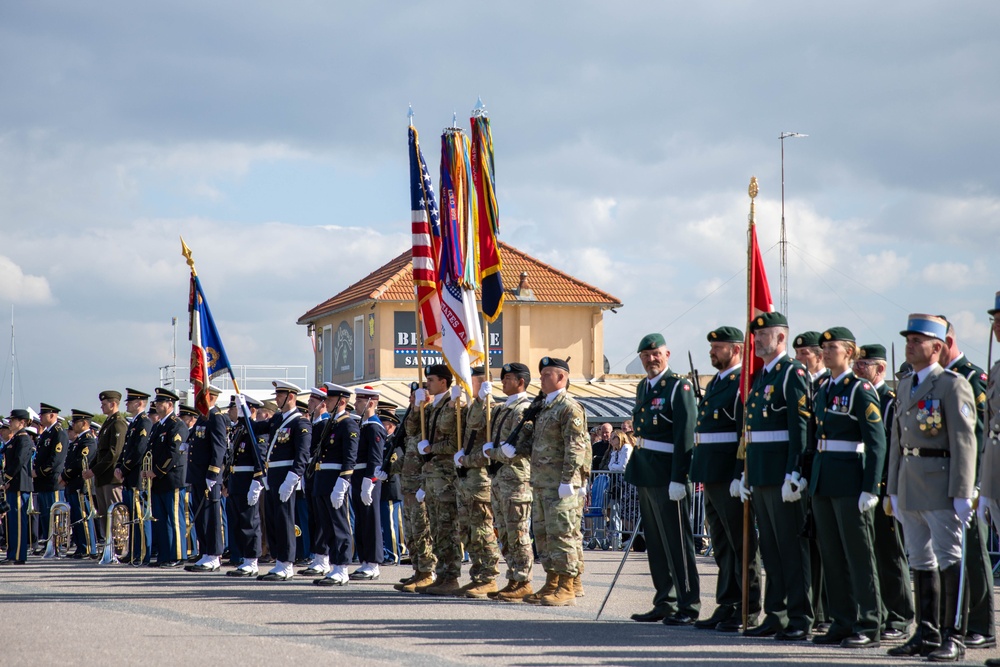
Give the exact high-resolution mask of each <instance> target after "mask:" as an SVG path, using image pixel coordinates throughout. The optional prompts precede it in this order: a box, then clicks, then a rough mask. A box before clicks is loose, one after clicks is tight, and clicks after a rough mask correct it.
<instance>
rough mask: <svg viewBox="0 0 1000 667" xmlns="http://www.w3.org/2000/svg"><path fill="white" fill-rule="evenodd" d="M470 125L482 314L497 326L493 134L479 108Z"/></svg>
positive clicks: (499, 291)
mask: <svg viewBox="0 0 1000 667" xmlns="http://www.w3.org/2000/svg"><path fill="white" fill-rule="evenodd" d="M469 122H470V123H471V125H472V156H471V163H472V180H473V183H474V185H475V188H476V194H477V203H478V206H477V214H478V215H477V220H476V227H477V229H478V233H479V245H478V247H477V252H478V260H479V283H480V286H481V288H482V311H483V317H484V318H485V319H486V321H487V322H496V320H497V318H498V317H500V312H501V311H502V310H503V303H504V293H503V279H502V278H501V275H500V272H501V268H502V264H501V261H500V249H499V245H498V242H497V238H498V237H499V235H500V214H499V210H498V207H497V198H496V190H495V186H494V171H493V132H492V130H491V129H490V119H489V117H488V116H487V115H486V110H485V108H484V107H482V106H481V105H480V106H478V107H477V109H476V110H475V111H474V112H473V115H472V118H470V119H469Z"/></svg>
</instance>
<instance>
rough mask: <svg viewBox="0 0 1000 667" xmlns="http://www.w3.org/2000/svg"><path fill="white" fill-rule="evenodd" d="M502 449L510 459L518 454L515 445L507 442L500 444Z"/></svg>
mask: <svg viewBox="0 0 1000 667" xmlns="http://www.w3.org/2000/svg"><path fill="white" fill-rule="evenodd" d="M500 451H501V452H503V455H504V456H506V457H507V458H509V459H512V458H514V457H515V456H517V450H516V449H515V448H514V445H512V444H510V443H507V442H505V443H503V444H502V445H500Z"/></svg>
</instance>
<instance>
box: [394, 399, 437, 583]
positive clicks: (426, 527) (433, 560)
mask: <svg viewBox="0 0 1000 667" xmlns="http://www.w3.org/2000/svg"><path fill="white" fill-rule="evenodd" d="M419 388H420V385H418V384H417V383H416V382H414V383H413V384H411V385H410V408H409V409H408V410H407V412H406V416H405V418H404V419H403V428H404V429H405V431H406V437H405V438H404V447H405V449H404V452H403V454H402V455H401V456H400V455H397V456H396V458H395V460H394V461H392V464H391V468H390V469H389V470H388V474H389V475H395V474H399V475H400V478H401V480H402V485H403V538H404V539H405V540H406V550H407V551H408V552H409V553H410V563H411V564H412V565H413V575H412V576H411V577H408V578H406V579H403V580H402V581H401V582H399V583H398V584H396V585H395V587H394V588H395V589H396V590H397V591H403V592H404V593H414V592H416V588H417V586H430V585H431V584H433V583H434V570H435V568H436V566H437V556H435V555H434V549H433V547H434V541H433V539H431V526H430V521H429V519H428V517H427V504H426V503H425V502H424V500H423V495H422V494H421V498H420V500H417V495H416V494H417V492H418V491H421V492H422V489H421V488H420V486H421V484H423V472H422V468H423V465H424V464H423V461H422V460H421V458H420V454H419V453H418V452H417V443H418V442H419V441H420V409H419V408H415V406H414V392H416V391H417V390H418V389H419ZM390 458H391V457H390Z"/></svg>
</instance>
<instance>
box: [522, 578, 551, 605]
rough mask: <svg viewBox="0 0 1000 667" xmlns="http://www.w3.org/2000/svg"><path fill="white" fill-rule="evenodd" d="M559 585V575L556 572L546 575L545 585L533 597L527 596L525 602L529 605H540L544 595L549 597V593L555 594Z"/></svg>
mask: <svg viewBox="0 0 1000 667" xmlns="http://www.w3.org/2000/svg"><path fill="white" fill-rule="evenodd" d="M558 585H559V575H558V574H556V573H555V572H546V573H545V585H544V586H542V588H541V589H540V590H539V591H538V592H537V593H532V594H531V595H526V596H525V597H524V598H523V600H524V602H527V603H528V604H538V603H539V602H540V601H541V599H542V596H543V595H548V594H549V593H554V592H555V590H556V586H558Z"/></svg>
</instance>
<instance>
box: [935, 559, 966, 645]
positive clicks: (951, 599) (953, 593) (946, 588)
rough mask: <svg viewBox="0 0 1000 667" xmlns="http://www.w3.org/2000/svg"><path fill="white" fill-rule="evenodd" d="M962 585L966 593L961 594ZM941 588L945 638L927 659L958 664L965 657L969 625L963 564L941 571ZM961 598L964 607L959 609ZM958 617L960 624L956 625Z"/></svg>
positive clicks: (956, 564) (942, 620)
mask: <svg viewBox="0 0 1000 667" xmlns="http://www.w3.org/2000/svg"><path fill="white" fill-rule="evenodd" d="M961 583H964V584H965V589H966V590H965V592H964V594H961V596H960V593H959V591H961V585H960V584H961ZM941 588H942V593H943V597H944V614H945V616H944V618H943V619H941V622H942V627H943V628H944V637H943V638H942V642H941V647H940V648H938V649H936V650H934V651H931V652H930V653H929V654H928V655H927V659H928V660H930V661H931V662H957V661H959V660H961V659H962V658H964V657H965V643H964V640H965V632H966V629H967V628H968V625H969V591H968V588H969V582H967V581H966V582H962V563H961V562H959V563H955V564H954V565H952V566H951V567H948V568H946V569H944V570H941ZM959 597H961V599H962V607H961V609H959V605H958V601H959ZM956 617H957V620H958V623H956V622H955V621H956Z"/></svg>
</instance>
